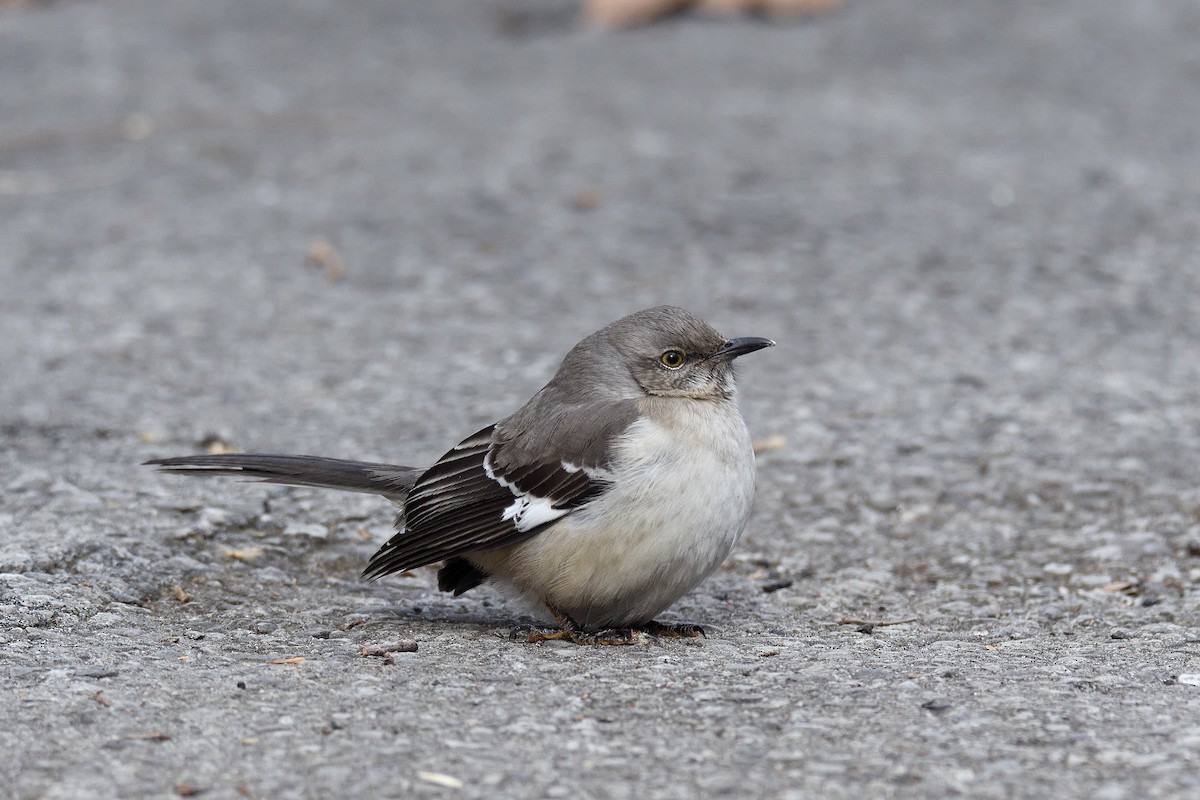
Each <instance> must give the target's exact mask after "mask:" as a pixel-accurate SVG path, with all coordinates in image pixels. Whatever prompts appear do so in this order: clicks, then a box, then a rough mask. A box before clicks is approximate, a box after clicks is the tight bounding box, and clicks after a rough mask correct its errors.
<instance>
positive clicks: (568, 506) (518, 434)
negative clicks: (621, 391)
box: [363, 405, 632, 579]
mask: <svg viewBox="0 0 1200 800" xmlns="http://www.w3.org/2000/svg"><path fill="white" fill-rule="evenodd" d="M527 408H528V407H527ZM533 410H536V409H533ZM522 411H523V412H524V411H525V409H523V410H522ZM589 411H590V412H592V413H588V412H589ZM520 413H521V412H519V414H518V415H514V416H513V417H510V418H509V419H507V420H505V421H503V422H500V423H497V424H496V425H489V426H488V427H486V428H484V429H483V430H481V431H479V432H478V433H476V434H475V435H473V436H471V437H468V438H467V439H465V440H463V441H462V442H461V443H460V444H459V445H457V446H456V447H455V448H454V449H452V450H451V451H450V452H448V453H446V455H444V456H443V457H442V458H441V459H440V460H439V461H438V462H437V463H436V464H435V465H433V466H432V467H430V469H429V470H428V471H427V472H425V474H423V475H422V476H421V477H420V478H419V479H418V480H417V483H416V486H414V487H413V490H412V492H411V493H410V494H409V496H408V500H407V501H406V502H405V504H404V511H403V517H404V520H403V522H404V530H402V531H401V532H400V533H398V534H396V535H395V536H393V537H392V538H391V539H390V540H388V542H387V543H386V544H384V545H383V547H381V548H380V549H379V551H378V552H376V553H375V555H374V556H373V557H372V558H371V561H370V563H368V564H367V568H366V569H365V570H364V571H363V577H365V578H368V579H373V578H379V577H381V576H383V575H387V574H389V573H392V572H401V571H404V570H409V569H415V568H417V567H422V566H425V565H427V564H433V563H436V562H438V561H446V560H447V559H452V558H455V557H457V556H461V555H463V554H466V553H470V552H473V551H477V550H489V549H492V548H495V547H502V546H504V545H509V544H515V543H516V542H519V541H521V540H523V539H526V538H528V537H530V536H533V535H534V534H536V533H538V532H539V531H542V530H544V529H546V528H547V527H548V526H549V525H551V524H552V523H554V522H556V521H557V520H559V519H562V518H563V517H565V516H566V515H568V514H570V513H571V512H572V511H574V510H575V509H577V508H579V507H580V506H582V505H583V504H585V503H587V502H589V501H591V500H593V499H595V498H596V497H598V496H599V495H600V494H602V493H603V492H604V491H605V489H607V488H608V486H609V472H608V470H607V467H608V466H609V463H608V460H609V457H610V454H609V448H608V445H609V444H610V443H611V441H612V438H613V437H614V436H615V435H617V434H619V433H621V432H622V431H623V430H624V429H625V427H627V426H628V424H629V422H630V421H631V418H632V417H631V413H630V410H629V409H624V408H615V409H614V407H613V406H611V405H610V406H608V407H607V408H601V409H599V411H597V410H595V409H584V410H583V413H582V416H575V417H574V418H563V419H559V418H553V419H551V418H544V417H543V418H542V419H541V423H542V424H535V425H532V426H526V425H523V424H522V422H523V421H524V419H523V417H522V416H520ZM589 431H590V432H591V434H592V435H590V436H589V435H587V434H586V432H589Z"/></svg>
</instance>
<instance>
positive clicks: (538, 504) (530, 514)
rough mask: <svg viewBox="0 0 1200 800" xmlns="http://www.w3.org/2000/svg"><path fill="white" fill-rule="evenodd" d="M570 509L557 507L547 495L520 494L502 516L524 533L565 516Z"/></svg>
mask: <svg viewBox="0 0 1200 800" xmlns="http://www.w3.org/2000/svg"><path fill="white" fill-rule="evenodd" d="M510 488H511V487H510ZM570 511H571V509H569V508H555V507H554V504H553V503H552V502H551V501H550V500H549V499H547V498H545V497H535V496H533V495H531V494H525V495H518V496H517V499H516V500H514V501H513V504H512V505H511V506H509V507H508V508H506V509H504V514H503V515H502V516H501V517H500V518H501V519H511V520H512V521H513V524H514V525H516V526H517V530H519V531H521V532H522V533H524V532H525V531H531V530H533V529H534V528H536V527H538V526H539V525H545V524H546V523H547V522H553V521H554V520H556V519H558V518H559V517H565V516H566V515H567V514H568V513H570Z"/></svg>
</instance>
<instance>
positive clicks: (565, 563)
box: [472, 398, 754, 627]
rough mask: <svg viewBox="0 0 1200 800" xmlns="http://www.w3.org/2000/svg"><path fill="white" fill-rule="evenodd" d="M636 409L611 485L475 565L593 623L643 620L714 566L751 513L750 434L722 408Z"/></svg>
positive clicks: (675, 402) (679, 403)
mask: <svg viewBox="0 0 1200 800" xmlns="http://www.w3.org/2000/svg"><path fill="white" fill-rule="evenodd" d="M647 405H648V406H651V407H649V408H647V410H648V411H652V412H653V413H652V414H651V415H650V416H647V417H644V418H642V419H641V420H639V421H638V422H636V423H634V424H633V425H632V426H630V428H629V429H628V430H627V431H626V433H625V434H624V435H623V437H622V439H621V441H620V442H619V444H618V445H617V448H616V450H615V456H616V458H615V459H614V463H613V466H612V472H613V478H614V485H613V487H612V488H611V489H609V490H608V491H607V492H605V494H604V495H602V496H601V497H600V498H599V499H597V500H596V501H595V502H593V503H591V504H589V505H587V506H585V507H584V508H581V509H580V510H578V511H576V512H574V513H572V514H570V515H569V516H567V517H565V518H564V519H562V520H561V521H560V522H558V523H557V524H555V525H553V526H551V527H550V528H548V529H547V530H546V531H544V532H543V533H540V534H538V535H536V536H534V537H533V538H532V539H530V540H528V541H525V542H522V543H521V544H519V545H516V546H514V547H512V548H511V549H509V548H504V550H505V551H506V552H503V553H501V552H499V551H493V555H492V557H488V558H485V559H480V562H481V563H480V566H483V567H484V568H486V569H487V570H488V571H489V572H490V573H491V574H492V575H494V576H495V577H497V578H499V579H501V580H503V581H507V582H510V583H512V584H514V585H515V586H516V588H518V589H519V590H520V591H522V593H524V594H526V595H528V596H530V597H531V598H532V599H535V600H539V601H543V602H549V603H551V604H553V605H554V606H556V607H557V608H559V609H560V610H562V611H564V612H565V613H567V614H568V615H570V616H571V617H572V618H573V619H574V620H575V621H576V622H579V623H580V624H583V625H589V626H596V627H623V626H629V625H636V624H640V623H645V622H648V621H650V620H651V619H652V618H653V617H654V615H656V614H658V613H659V612H661V611H662V610H663V609H665V608H666V607H667V606H669V605H670V604H671V603H673V602H675V600H677V599H678V598H679V597H680V596H682V595H683V594H685V593H686V592H688V591H689V590H690V589H691V588H692V587H694V586H695V585H696V584H698V583H699V582H700V581H702V580H703V579H704V578H705V577H707V576H708V575H709V574H710V573H711V572H712V571H713V570H714V569H716V568H717V567H718V566H719V565H720V564H721V562H722V561H724V560H725V557H726V556H727V555H729V551H730V550H732V549H733V546H734V544H735V543H736V542H737V540H738V537H739V536H740V535H741V533H742V530H743V529H744V528H745V526H746V520H747V518H748V517H749V515H750V502H751V499H752V497H753V494H754V453H753V450H752V448H751V444H750V434H749V432H748V431H747V430H746V425H745V423H744V422H743V421H742V417H741V414H740V413H739V412H738V410H737V406H736V405H735V404H734V402H733V401H732V400H730V401H724V402H717V403H714V402H712V401H699V400H688V399H682V398H649V399H648V400H647ZM479 555H480V556H483V555H485V554H482V553H481V554H479ZM472 560H475V559H474V558H472Z"/></svg>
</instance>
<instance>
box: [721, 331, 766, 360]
mask: <svg viewBox="0 0 1200 800" xmlns="http://www.w3.org/2000/svg"><path fill="white" fill-rule="evenodd" d="M774 346H775V343H774V342H772V341H771V340H770V339H764V338H762V337H761V336H743V337H741V338H739V339H730V340H729V341H728V342H726V343H725V346H724V347H722V348H721V349H720V350H718V351H717V352H715V353H713V354H712V356H711V358H737V357H738V356H744V355H746V353H753V352H754V351H755V350H762V349H763V348H764V347H774Z"/></svg>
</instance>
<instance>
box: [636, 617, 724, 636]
mask: <svg viewBox="0 0 1200 800" xmlns="http://www.w3.org/2000/svg"><path fill="white" fill-rule="evenodd" d="M642 630H644V631H645V632H646V633H648V634H650V635H651V636H661V637H663V638H666V639H695V638H696V637H698V636H703V637H705V638H707V637H708V634H706V633H705V632H704V628H701V627H700V626H699V625H693V624H692V623H690V622H655V621H654V620H650V621H649V622H647V623H646V624H645V625H643V626H642Z"/></svg>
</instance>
